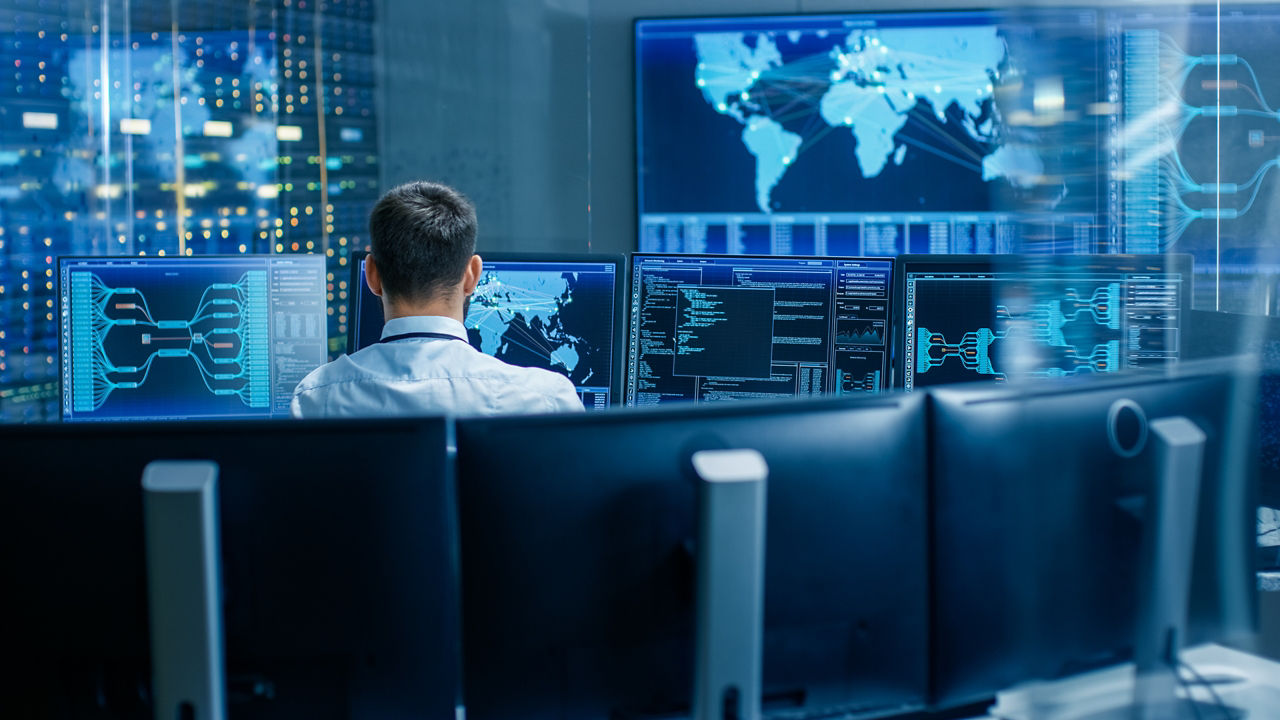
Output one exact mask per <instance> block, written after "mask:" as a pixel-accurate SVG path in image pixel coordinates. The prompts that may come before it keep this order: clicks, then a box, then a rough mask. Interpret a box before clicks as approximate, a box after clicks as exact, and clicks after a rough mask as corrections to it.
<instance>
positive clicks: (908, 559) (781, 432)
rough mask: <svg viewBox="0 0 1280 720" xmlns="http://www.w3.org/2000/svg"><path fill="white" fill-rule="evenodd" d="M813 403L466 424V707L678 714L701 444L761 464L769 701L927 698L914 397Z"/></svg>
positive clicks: (686, 675) (884, 704)
mask: <svg viewBox="0 0 1280 720" xmlns="http://www.w3.org/2000/svg"><path fill="white" fill-rule="evenodd" d="M920 400H923V398H921V397H919V396H907V395H897V396H877V397H863V398H819V399H807V400H789V401H781V402H765V403H734V404H721V405H709V406H702V407H681V408H661V409H646V410H632V411H623V410H615V411H612V412H606V413H598V414H591V415H587V416H563V415H562V416H543V417H524V418H493V419H485V420H480V419H477V420H470V421H462V422H459V424H458V430H457V442H458V472H459V476H458V492H459V513H460V525H461V537H462V572H463V638H464V644H465V647H466V660H465V666H464V673H463V675H464V683H465V688H466V697H467V705H468V707H467V715H468V717H475V718H494V717H501V718H508V719H515V718H534V717H650V716H662V717H666V715H662V713H666V712H670V713H680V712H683V713H685V714H686V715H687V714H688V712H689V703H690V694H691V691H692V688H693V680H694V679H693V659H694V604H695V603H694V596H695V592H694V574H695V572H694V571H695V568H694V541H695V536H694V527H695V520H694V517H695V493H696V489H695V484H694V482H693V481H692V480H690V478H689V476H688V474H687V473H686V465H687V464H688V463H689V462H690V457H691V456H692V454H693V453H694V452H696V451H698V450H705V449H721V448H754V449H756V450H758V451H759V452H760V453H761V454H762V455H763V457H764V459H765V461H766V462H767V463H768V469H769V478H768V492H767V508H766V512H765V522H766V525H767V527H766V530H765V562H764V572H765V598H764V617H765V619H764V660H763V662H764V670H763V672H764V677H763V687H764V706H765V710H766V711H768V712H770V713H785V712H787V711H791V712H804V711H815V712H816V711H818V710H820V709H832V712H833V713H834V712H835V710H834V709H838V708H861V709H869V708H877V709H881V710H883V709H885V708H892V709H900V708H908V707H920V706H921V703H922V702H923V700H924V696H925V693H924V687H925V684H926V681H927V678H926V675H925V665H926V661H927V655H928V648H927V645H926V636H927V634H926V626H927V623H928V618H927V607H926V604H925V597H926V595H927V590H926V586H925V576H926V574H927V571H926V556H925V552H924V551H925V537H926V525H925V484H924V475H925V464H926V461H925V452H924V445H925V438H924V436H923V434H922V433H923V431H924V417H923V414H922V412H923V408H924V404H923V403H922V402H919V401H920Z"/></svg>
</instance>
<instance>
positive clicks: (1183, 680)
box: [1173, 668, 1204, 720]
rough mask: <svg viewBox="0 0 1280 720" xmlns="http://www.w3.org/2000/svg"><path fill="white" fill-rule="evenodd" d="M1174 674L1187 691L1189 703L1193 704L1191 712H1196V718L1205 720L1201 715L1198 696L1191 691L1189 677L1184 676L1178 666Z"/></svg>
mask: <svg viewBox="0 0 1280 720" xmlns="http://www.w3.org/2000/svg"><path fill="white" fill-rule="evenodd" d="M1173 675H1174V677H1176V678H1177V679H1178V684H1179V685H1181V686H1182V689H1183V690H1184V691H1186V693H1187V703H1188V704H1189V705H1191V712H1193V713H1195V715H1196V720H1204V718H1203V717H1202V716H1201V715H1200V704H1199V703H1197V702H1196V697H1195V695H1194V694H1193V693H1192V692H1191V683H1189V682H1187V679H1186V678H1185V677H1183V675H1182V673H1180V672H1178V670H1177V668H1174V671H1173Z"/></svg>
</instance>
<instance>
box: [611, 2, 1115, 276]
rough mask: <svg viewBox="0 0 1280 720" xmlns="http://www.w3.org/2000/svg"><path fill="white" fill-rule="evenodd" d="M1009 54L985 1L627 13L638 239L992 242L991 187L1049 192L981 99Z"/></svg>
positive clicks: (971, 248) (795, 243) (805, 249)
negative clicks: (725, 14) (674, 15)
mask: <svg viewBox="0 0 1280 720" xmlns="http://www.w3.org/2000/svg"><path fill="white" fill-rule="evenodd" d="M1077 18H1081V19H1077ZM1072 20H1073V21H1074V22H1075V23H1076V25H1075V27H1074V32H1075V33H1077V34H1083V33H1082V28H1081V27H1080V23H1081V22H1085V23H1096V19H1093V18H1092V17H1091V16H1089V15H1087V14H1086V15H1078V16H1076V18H1072ZM1083 30H1084V31H1087V33H1088V34H1090V35H1092V34H1093V33H1094V32H1095V29H1094V28H1092V27H1089V28H1083ZM1017 62H1018V61H1017V58H1015V57H1014V56H1013V55H1012V54H1011V52H1010V41H1009V38H1008V31H1007V28H1006V26H1005V25H1004V24H1002V19H1001V18H1000V17H999V16H998V15H996V14H993V13H980V12H948V13H924V12H922V13H897V14H870V13H861V14H857V15H812V16H787V17H757V18H751V17H747V18H699V19H687V18H685V19H669V20H641V21H638V22H637V25H636V68H637V69H636V73H637V76H636V96H637V97H636V107H637V120H636V123H637V142H638V158H639V179H638V187H639V207H640V249H641V250H642V251H649V252H658V251H662V252H727V253H735V254H736V253H759V254H775V255H804V254H814V255H864V256H891V255H896V254H899V253H905V252H933V253H939V252H941V253H948V252H952V253H958V252H978V253H993V252H1008V251H1009V250H1010V248H1011V247H1012V246H1013V243H1014V220H1013V218H1011V217H1010V216H1009V215H1008V213H1003V214H1002V213H999V212H994V211H993V210H994V206H993V200H992V198H993V197H994V196H995V195H996V194H997V193H1006V194H1007V195H1009V196H1011V197H1019V196H1021V195H1028V196H1031V195H1035V196H1036V197H1037V202H1038V205H1039V206H1040V207H1043V208H1046V209H1052V208H1053V207H1054V206H1055V205H1056V204H1057V202H1058V201H1059V200H1061V199H1062V196H1064V195H1065V194H1066V188H1065V187H1056V188H1053V187H1051V188H1047V190H1046V186H1045V184H1044V183H1043V182H1041V179H1042V178H1043V177H1044V176H1045V174H1046V166H1045V163H1044V161H1043V160H1042V158H1041V157H1040V155H1039V154H1038V151H1037V150H1036V149H1034V147H1033V146H1032V144H1029V143H1026V142H1018V141H1016V140H1015V136H1014V134H1013V133H1011V131H1010V129H1009V126H1008V123H1007V122H1006V119H1005V118H1003V117H1002V115H1001V111H1000V108H999V105H998V104H997V103H996V102H995V96H996V92H997V87H998V86H999V84H1000V82H1001V80H1002V78H1003V77H1004V76H1005V75H1006V74H1007V73H1011V72H1012V73H1014V74H1015V75H1016V74H1017V70H1018V67H1017ZM1024 133H1025V130H1024ZM1045 192H1047V193H1048V196H1047V197H1045V196H1044V193H1045ZM1060 221H1061V222H1062V223H1063V224H1065V225H1066V226H1068V227H1077V226H1078V227H1081V228H1087V227H1088V226H1089V225H1091V224H1092V223H1093V216H1092V214H1091V213H1090V214H1079V215H1077V216H1072V217H1064V218H1061V219H1060ZM1066 232H1067V234H1068V236H1070V235H1071V234H1072V232H1073V230H1067V231H1066Z"/></svg>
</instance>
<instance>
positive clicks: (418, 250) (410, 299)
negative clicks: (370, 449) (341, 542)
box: [292, 182, 584, 418]
mask: <svg viewBox="0 0 1280 720" xmlns="http://www.w3.org/2000/svg"><path fill="white" fill-rule="evenodd" d="M369 235H370V239H371V250H370V253H369V255H368V256H367V257H366V258H365V279H366V281H367V282H368V284H369V289H370V290H372V291H373V293H374V294H375V295H378V296H379V297H381V298H382V312H383V315H384V317H386V325H385V326H384V328H383V331H382V340H381V341H380V342H378V343H377V344H375V345H371V346H369V347H367V348H364V349H363V350H360V351H358V352H356V353H353V354H350V355H344V356H342V357H340V358H338V359H337V360H334V361H333V362H331V363H329V364H327V365H324V366H322V367H320V368H317V369H316V370H315V371H313V372H312V373H311V374H310V375H307V376H306V377H305V378H303V380H302V382H300V383H298V387H297V389H295V390H294V391H293V405H292V411H293V415H294V417H308V418H310V417H369V416H387V415H435V414H442V413H447V414H452V415H495V414H500V413H539V412H555V411H560V410H583V409H584V408H583V406H582V402H581V401H580V400H579V399H578V394H577V392H576V391H575V390H574V387H573V383H571V382H570V381H569V379H568V378H566V377H564V376H563V375H560V374H557V373H554V372H550V371H548V370H540V369H537V368H522V367H517V366H514V365H508V364H507V363H504V362H502V361H501V360H498V359H497V358H494V357H491V356H489V355H485V354H484V353H482V352H480V351H479V350H476V349H475V348H473V347H471V345H470V343H468V342H467V331H466V328H465V327H463V324H462V321H463V319H464V318H465V317H466V314H467V305H468V303H470V301H471V294H472V293H474V292H475V289H476V284H477V283H479V281H480V274H481V272H482V271H483V266H482V264H481V260H480V256H479V255H476V254H475V247H476V213H475V208H474V207H472V205H471V203H470V201H468V200H467V199H466V198H465V197H463V196H462V195H461V194H460V193H458V192H457V191H455V190H453V189H452V188H449V187H446V186H444V185H438V184H435V183H428V182H415V183H408V184H406V185H401V186H400V187H397V188H395V189H394V190H392V191H390V192H388V193H387V194H386V195H384V196H383V197H382V199H381V200H379V201H378V204H377V205H376V206H374V208H373V213H372V214H371V215H370V217H369Z"/></svg>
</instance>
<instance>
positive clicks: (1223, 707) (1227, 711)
mask: <svg viewBox="0 0 1280 720" xmlns="http://www.w3.org/2000/svg"><path fill="white" fill-rule="evenodd" d="M1178 663H1179V665H1181V666H1182V667H1184V668H1186V669H1187V671H1188V672H1190V673H1191V674H1192V675H1193V676H1195V678H1196V682H1198V683H1199V684H1201V685H1204V686H1205V688H1206V689H1207V690H1208V691H1209V694H1210V695H1211V696H1213V702H1214V703H1215V704H1216V705H1217V706H1218V709H1219V710H1220V711H1222V717H1224V718H1227V720H1232V718H1234V717H1235V714H1234V713H1232V712H1231V706H1230V705H1227V704H1226V703H1225V702H1223V700H1222V696H1221V695H1219V694H1218V689H1217V688H1215V687H1214V686H1213V683H1211V682H1209V681H1208V679H1206V678H1205V676H1203V675H1201V674H1200V671H1199V670H1196V669H1195V668H1194V667H1192V665H1191V664H1190V663H1188V662H1186V661H1183V660H1179V661H1178Z"/></svg>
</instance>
